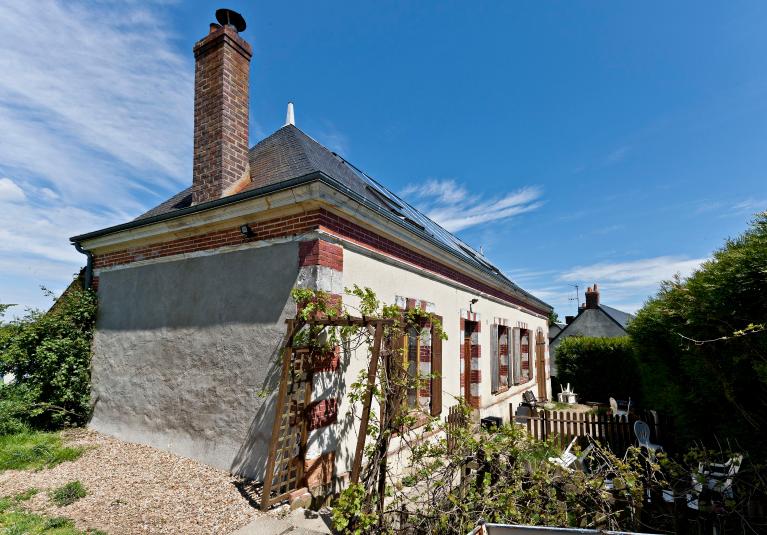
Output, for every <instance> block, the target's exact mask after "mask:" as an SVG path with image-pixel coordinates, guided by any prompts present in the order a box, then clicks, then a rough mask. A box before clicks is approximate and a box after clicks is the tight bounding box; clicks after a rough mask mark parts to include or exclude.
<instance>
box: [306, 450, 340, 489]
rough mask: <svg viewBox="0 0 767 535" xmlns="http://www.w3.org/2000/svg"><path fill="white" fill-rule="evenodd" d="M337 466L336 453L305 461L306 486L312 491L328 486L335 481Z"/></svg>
mask: <svg viewBox="0 0 767 535" xmlns="http://www.w3.org/2000/svg"><path fill="white" fill-rule="evenodd" d="M335 464H336V452H335V451H328V452H325V453H323V454H322V455H320V456H319V457H315V458H314V459H306V460H305V461H304V478H305V484H306V486H307V487H309V488H310V489H313V488H315V487H320V486H322V485H326V484H328V483H330V482H331V481H332V480H333V473H334V471H335V470H334V469H335Z"/></svg>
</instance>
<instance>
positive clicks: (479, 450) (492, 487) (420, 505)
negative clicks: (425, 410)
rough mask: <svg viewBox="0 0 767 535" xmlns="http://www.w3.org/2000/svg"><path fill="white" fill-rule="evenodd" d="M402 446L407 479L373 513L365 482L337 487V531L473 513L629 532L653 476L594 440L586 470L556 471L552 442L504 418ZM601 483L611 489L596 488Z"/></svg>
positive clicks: (458, 520)
mask: <svg viewBox="0 0 767 535" xmlns="http://www.w3.org/2000/svg"><path fill="white" fill-rule="evenodd" d="M440 425H441V424H439V425H438V426H437V427H439V426H440ZM411 438H412V437H411ZM406 443H407V444H408V446H407V447H408V450H409V454H410V455H409V459H410V461H409V465H408V467H407V472H408V475H407V480H408V485H407V486H400V485H396V486H395V487H393V488H392V487H388V488H387V499H386V503H385V505H384V507H383V510H382V512H381V513H377V512H375V505H374V504H375V501H376V499H375V498H374V497H373V496H372V494H371V493H370V490H369V489H370V487H369V485H368V484H366V483H365V482H363V483H362V484H361V485H352V486H350V487H349V488H347V489H346V490H344V491H343V492H342V493H341V496H340V498H339V499H338V501H337V504H336V507H335V508H334V511H333V521H334V527H335V528H336V529H337V530H338V531H339V532H352V533H388V532H394V533H448V534H451V533H453V534H463V533H468V532H469V531H471V529H472V528H473V527H475V526H476V523H477V521H478V520H479V519H484V520H485V521H487V522H498V523H511V524H533V525H546V526H560V527H589V526H597V527H600V528H603V527H604V528H610V529H623V528H629V529H630V528H634V527H637V526H638V525H639V518H638V515H637V513H638V510H639V509H640V507H641V503H642V498H643V496H644V491H645V489H646V484H647V483H648V482H649V481H650V480H652V479H653V477H654V476H655V475H656V474H657V466H656V467H652V466H648V465H646V464H645V463H644V462H643V461H642V460H641V458H640V457H639V456H638V455H637V453H638V450H636V449H635V448H634V449H632V451H631V452H630V453H629V454H628V455H627V456H626V458H625V459H624V460H621V459H619V458H617V457H616V456H615V455H613V454H612V453H610V452H609V451H608V450H606V449H603V448H601V447H600V446H599V445H598V444H594V445H593V448H594V449H593V450H592V452H591V455H592V456H593V458H594V462H593V463H592V466H593V470H592V471H590V472H588V473H585V472H581V471H577V470H575V471H570V470H566V469H562V468H560V467H558V466H556V465H554V464H553V463H551V462H549V461H548V457H550V456H556V455H558V453H557V451H556V448H554V446H553V445H552V443H550V442H541V441H538V440H535V439H533V438H531V437H530V436H529V435H527V434H526V433H525V432H524V431H523V430H522V429H520V428H518V427H517V426H514V425H512V426H508V425H505V426H502V427H501V428H500V429H498V430H497V431H496V432H487V431H485V430H478V432H477V431H472V430H470V429H463V430H459V431H455V432H453V434H452V438H451V444H450V446H449V447H448V443H447V441H446V440H445V439H439V440H425V441H421V442H418V441H415V442H411V441H410V440H409V439H406ZM600 467H601V468H600ZM467 470H468V472H467ZM389 476H392V474H389ZM608 480H609V481H610V483H611V484H612V486H613V488H614V490H613V491H612V492H606V491H605V483H606V481H608ZM366 487H367V489H366ZM379 503H380V502H379Z"/></svg>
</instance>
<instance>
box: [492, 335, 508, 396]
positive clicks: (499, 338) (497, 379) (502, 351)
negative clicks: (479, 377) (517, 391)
mask: <svg viewBox="0 0 767 535" xmlns="http://www.w3.org/2000/svg"><path fill="white" fill-rule="evenodd" d="M490 336H491V341H492V342H493V347H492V353H491V358H492V359H493V360H492V370H491V371H492V375H491V378H492V384H491V390H492V392H493V393H494V394H497V393H501V392H505V391H506V390H508V389H509V379H510V374H509V328H508V327H507V326H505V325H499V324H494V325H493V326H492V331H491V333H490Z"/></svg>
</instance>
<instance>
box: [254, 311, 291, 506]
mask: <svg viewBox="0 0 767 535" xmlns="http://www.w3.org/2000/svg"><path fill="white" fill-rule="evenodd" d="M288 333H289V335H288V343H287V346H286V347H285V349H284V351H283V354H282V373H281V374H280V389H279V391H278V393H277V402H276V407H275V411H274V423H273V424H272V436H271V439H270V441H269V459H268V461H267V463H266V473H265V474H264V487H263V489H262V491H261V509H262V510H263V511H266V510H267V509H269V499H270V497H271V494H272V481H273V480H274V461H275V457H276V451H275V448H276V447H277V441H278V440H279V438H280V427H281V424H282V416H283V415H282V413H283V411H284V405H285V394H286V393H287V389H288V375H289V373H290V359H291V357H292V355H293V348H292V347H291V345H292V342H293V335H294V332H293V320H288Z"/></svg>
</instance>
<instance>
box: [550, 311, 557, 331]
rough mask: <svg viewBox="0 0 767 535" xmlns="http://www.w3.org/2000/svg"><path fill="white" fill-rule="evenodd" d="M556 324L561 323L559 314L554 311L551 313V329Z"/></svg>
mask: <svg viewBox="0 0 767 535" xmlns="http://www.w3.org/2000/svg"><path fill="white" fill-rule="evenodd" d="M555 323H559V314H557V313H556V311H554V310H552V311H551V312H549V327H551V326H552V325H554V324H555Z"/></svg>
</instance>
